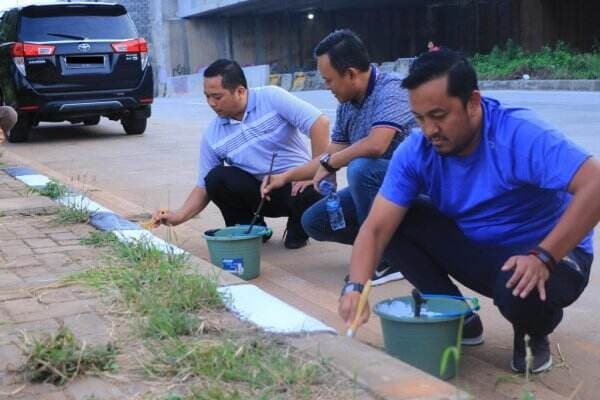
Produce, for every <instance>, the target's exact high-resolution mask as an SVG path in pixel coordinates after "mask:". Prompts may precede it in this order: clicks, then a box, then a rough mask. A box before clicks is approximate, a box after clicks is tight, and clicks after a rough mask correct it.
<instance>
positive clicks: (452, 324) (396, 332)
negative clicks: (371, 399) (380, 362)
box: [374, 295, 478, 379]
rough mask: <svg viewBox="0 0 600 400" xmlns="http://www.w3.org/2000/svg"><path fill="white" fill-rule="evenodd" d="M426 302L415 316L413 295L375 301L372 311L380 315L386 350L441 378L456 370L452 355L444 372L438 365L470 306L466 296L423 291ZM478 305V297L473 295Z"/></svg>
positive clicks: (450, 376)
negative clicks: (433, 293)
mask: <svg viewBox="0 0 600 400" xmlns="http://www.w3.org/2000/svg"><path fill="white" fill-rule="evenodd" d="M422 297H423V299H425V301H426V303H424V304H423V305H422V306H421V313H420V314H421V315H420V316H418V317H417V316H415V299H414V298H413V297H411V296H405V297H397V298H393V299H388V300H384V301H382V302H380V303H377V304H376V305H375V307H374V312H375V314H377V315H378V316H379V317H380V319H381V330H382V333H383V342H384V346H385V351H386V353H388V354H389V355H391V356H393V357H396V358H398V359H400V360H402V361H404V362H406V363H408V364H410V365H412V366H414V367H417V368H419V369H421V370H423V371H425V372H427V373H429V374H431V375H435V376H437V377H439V378H442V379H450V378H452V377H453V376H454V375H455V374H456V370H455V360H454V358H453V357H452V356H451V357H450V358H449V359H448V362H447V364H446V370H445V371H444V374H441V371H440V367H441V363H442V357H443V354H444V352H445V351H446V349H448V348H450V347H452V346H456V345H457V343H460V340H461V338H459V337H458V335H459V327H460V324H461V317H463V316H465V315H467V314H469V313H470V312H471V311H472V308H471V307H470V306H469V305H468V304H467V303H466V302H465V301H468V300H469V299H463V298H457V297H453V296H443V295H423V296H422ZM473 303H474V305H475V307H474V308H473V309H478V305H477V299H473Z"/></svg>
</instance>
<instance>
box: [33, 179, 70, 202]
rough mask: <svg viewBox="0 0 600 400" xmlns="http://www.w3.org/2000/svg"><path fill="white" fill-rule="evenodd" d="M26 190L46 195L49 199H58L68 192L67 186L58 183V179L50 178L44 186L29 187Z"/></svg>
mask: <svg viewBox="0 0 600 400" xmlns="http://www.w3.org/2000/svg"><path fill="white" fill-rule="evenodd" d="M28 192H29V193H35V194H39V195H42V196H47V197H50V198H51V199H58V198H59V197H62V196H64V195H66V194H67V193H69V188H68V187H67V186H65V185H63V184H62V183H60V182H59V181H56V180H54V179H52V180H50V182H48V183H46V186H44V187H43V188H41V189H38V188H29V189H28Z"/></svg>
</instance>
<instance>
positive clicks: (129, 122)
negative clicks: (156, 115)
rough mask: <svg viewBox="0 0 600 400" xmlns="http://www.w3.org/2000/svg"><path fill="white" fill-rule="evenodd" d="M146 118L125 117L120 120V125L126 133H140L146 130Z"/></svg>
mask: <svg viewBox="0 0 600 400" xmlns="http://www.w3.org/2000/svg"><path fill="white" fill-rule="evenodd" d="M147 122H148V118H146V117H143V118H134V117H127V118H123V119H122V120H121V125H123V129H125V133H127V134H128V135H141V134H142V133H144V131H145V130H146V123H147Z"/></svg>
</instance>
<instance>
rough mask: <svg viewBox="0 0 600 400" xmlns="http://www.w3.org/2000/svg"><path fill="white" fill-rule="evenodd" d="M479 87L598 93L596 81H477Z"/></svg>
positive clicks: (599, 87) (597, 81) (598, 86)
mask: <svg viewBox="0 0 600 400" xmlns="http://www.w3.org/2000/svg"><path fill="white" fill-rule="evenodd" d="M479 87H480V88H481V89H487V90H572V91H581V92H592V91H600V80H596V79H547V80H546V79H544V80H542V79H528V80H525V79H517V80H512V81H486V80H481V81H479Z"/></svg>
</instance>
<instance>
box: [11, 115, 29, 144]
mask: <svg viewBox="0 0 600 400" xmlns="http://www.w3.org/2000/svg"><path fill="white" fill-rule="evenodd" d="M31 126H32V124H31V119H29V118H28V117H27V116H25V115H19V119H18V120H17V123H16V124H15V126H13V128H12V129H11V130H10V132H9V133H8V141H9V142H11V143H21V142H26V141H28V140H29V131H30V130H31Z"/></svg>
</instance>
